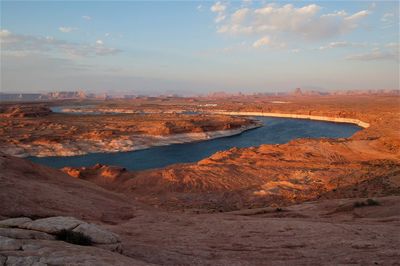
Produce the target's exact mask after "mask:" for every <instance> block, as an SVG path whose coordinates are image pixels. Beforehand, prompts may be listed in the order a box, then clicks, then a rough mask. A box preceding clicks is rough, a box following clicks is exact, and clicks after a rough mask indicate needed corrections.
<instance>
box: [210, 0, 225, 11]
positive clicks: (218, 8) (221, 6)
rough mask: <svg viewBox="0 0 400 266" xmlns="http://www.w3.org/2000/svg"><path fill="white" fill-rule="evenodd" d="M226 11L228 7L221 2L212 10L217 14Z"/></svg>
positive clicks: (212, 7) (213, 6)
mask: <svg viewBox="0 0 400 266" xmlns="http://www.w3.org/2000/svg"><path fill="white" fill-rule="evenodd" d="M225 9H226V5H224V4H221V2H216V3H215V4H214V5H212V6H211V8H210V10H211V11H212V12H215V13H221V12H224V11H225Z"/></svg>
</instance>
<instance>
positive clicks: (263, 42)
mask: <svg viewBox="0 0 400 266" xmlns="http://www.w3.org/2000/svg"><path fill="white" fill-rule="evenodd" d="M263 46H268V47H271V48H285V47H286V43H284V42H278V41H276V40H273V39H272V38H271V37H270V36H264V37H262V38H260V39H258V40H257V41H255V42H254V43H253V47H254V48H261V47H263Z"/></svg>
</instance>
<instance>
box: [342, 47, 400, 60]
mask: <svg viewBox="0 0 400 266" xmlns="http://www.w3.org/2000/svg"><path fill="white" fill-rule="evenodd" d="M346 59H347V60H356V61H376V60H396V61H399V54H398V51H397V52H396V51H388V50H382V49H379V48H376V49H373V50H372V51H370V52H367V53H360V54H354V55H349V56H347V57H346Z"/></svg>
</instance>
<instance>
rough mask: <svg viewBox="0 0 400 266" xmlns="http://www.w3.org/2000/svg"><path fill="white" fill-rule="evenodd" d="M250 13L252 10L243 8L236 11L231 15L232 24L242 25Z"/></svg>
mask: <svg viewBox="0 0 400 266" xmlns="http://www.w3.org/2000/svg"><path fill="white" fill-rule="evenodd" d="M249 12H250V9H248V8H241V9H239V10H236V11H235V12H234V13H233V14H232V15H231V20H232V23H235V24H239V23H242V22H243V21H244V20H245V19H246V16H247V14H248V13H249Z"/></svg>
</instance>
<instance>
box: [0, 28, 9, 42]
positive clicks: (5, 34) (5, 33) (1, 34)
mask: <svg viewBox="0 0 400 266" xmlns="http://www.w3.org/2000/svg"><path fill="white" fill-rule="evenodd" d="M10 35H11V32H10V31H8V30H1V31H0V38H1V39H0V40H2V39H3V38H6V37H8V36H10Z"/></svg>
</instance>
